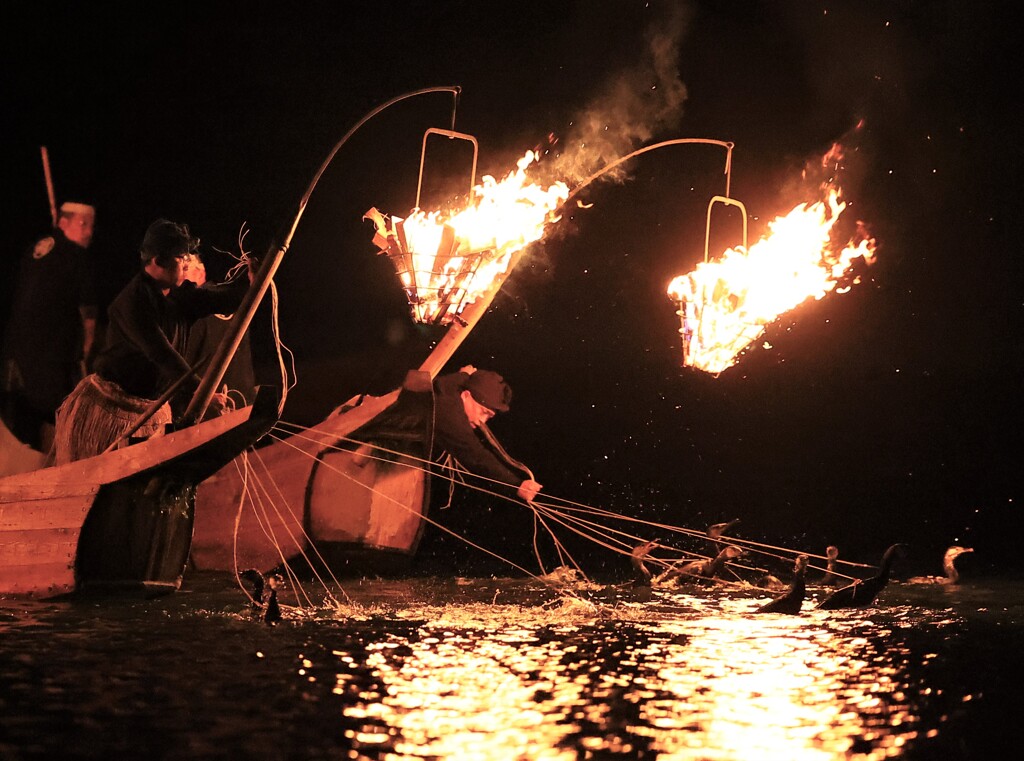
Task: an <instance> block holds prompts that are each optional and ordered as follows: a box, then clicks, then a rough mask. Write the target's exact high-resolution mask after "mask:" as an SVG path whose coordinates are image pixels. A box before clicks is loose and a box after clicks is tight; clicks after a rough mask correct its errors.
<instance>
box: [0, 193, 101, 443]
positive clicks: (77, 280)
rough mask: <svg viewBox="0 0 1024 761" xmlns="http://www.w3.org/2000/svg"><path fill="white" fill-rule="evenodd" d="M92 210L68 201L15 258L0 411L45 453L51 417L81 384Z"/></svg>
mask: <svg viewBox="0 0 1024 761" xmlns="http://www.w3.org/2000/svg"><path fill="white" fill-rule="evenodd" d="M95 221H96V210H95V209H94V208H93V207H92V206H91V205H89V204H84V203H78V202H73V201H69V202H66V203H64V204H62V205H61V207H60V216H59V217H58V219H57V226H56V227H55V228H54V229H53V230H51V231H50V232H48V233H47V234H46V235H44V236H42V237H40V238H37V239H36V240H35V242H34V243H33V244H32V246H31V247H29V249H28V250H27V251H26V252H25V254H24V255H23V256H22V258H21V261H20V264H19V272H18V277H17V285H16V288H15V292H14V300H13V303H12V308H11V314H10V320H9V322H8V324H7V330H6V332H5V336H4V342H3V359H2V363H0V391H3V396H4V403H3V405H2V407H0V411H2V412H3V416H4V420H5V422H6V423H7V425H8V426H9V427H10V428H11V430H12V432H13V433H14V434H15V435H16V436H17V437H18V438H19V439H21V440H22V441H23V442H25V443H26V444H29V445H30V446H32V447H34V448H35V449H38V450H40V451H44V452H45V451H48V450H49V448H50V443H51V440H52V438H53V423H54V413H55V412H56V410H57V408H58V407H59V406H60V404H61V402H62V401H63V400H64V397H66V396H67V395H68V393H70V391H71V390H72V389H73V388H74V387H75V384H76V383H78V381H79V380H81V378H82V375H83V369H84V364H85V361H86V360H87V359H88V358H89V356H90V354H91V352H92V349H93V343H94V341H95V336H96V302H97V299H96V286H95V280H94V271H93V261H92V255H91V254H90V253H89V252H88V250H87V249H88V248H89V244H90V243H91V242H92V235H93V228H94V226H95Z"/></svg>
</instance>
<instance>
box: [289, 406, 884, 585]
mask: <svg viewBox="0 0 1024 761" xmlns="http://www.w3.org/2000/svg"><path fill="white" fill-rule="evenodd" d="M289 425H292V426H294V424H289ZM294 427H296V428H303V427H301V426H294ZM306 430H309V429H306ZM339 439H340V440H342V441H347V442H349V443H352V444H356V445H363V444H365V443H366V442H360V441H358V440H355V439H351V438H348V437H339ZM374 448H375V449H377V450H378V451H382V452H385V453H389V454H401V455H403V456H405V457H407V458H408V459H410V460H413V461H418V462H420V463H423V464H429V462H430V461H428V460H424V459H421V458H416V457H414V456H411V455H406V454H405V453H400V452H395V451H393V450H388V449H387V448H385V447H380V446H378V445H374ZM407 467H413V466H411V465H407ZM463 472H465V471H463ZM471 475H473V477H474V478H475V479H477V480H479V481H482V482H490V483H493V484H497V485H500V486H504V487H511V486H512V485H510V484H504V483H502V482H500V481H496V480H494V479H489V478H486V477H484V476H479V475H477V474H471ZM502 496H503V495H502ZM549 498H551V499H556V500H558V501H560V502H562V504H563V507H561V508H558V507H556V506H555V505H554V504H551V503H540V502H538V501H536V500H535V504H543V505H545V506H547V507H549V508H550V509H565V510H575V511H577V512H585V513H590V514H592V515H598V516H601V517H605V518H612V519H615V520H620V521H625V522H630V523H636V524H641V525H644V526H647V527H650V528H657V529H660V530H664V531H671V532H675V533H681V534H684V535H689V536H692V537H699V538H702V539H705V540H707V539H708V536H707V533H706V532H703V531H699V530H695V529H688V528H685V527H680V526H674V525H670V524H665V523H660V522H654V521H649V520H645V519H641V518H634V517H631V516H626V515H622V514H621V513H615V512H613V511H610V510H606V509H602V508H596V507H592V506H589V505H584V504H582V503H579V502H574V501H571V500H566V499H562V498H558V497H550V496H549ZM635 538H636V539H637V540H639V539H640V537H635ZM727 540H728V543H731V544H737V545H739V546H743V547H745V548H749V549H750V550H752V551H755V552H757V553H758V554H761V555H766V556H770V557H773V558H776V559H782V560H788V559H789V558H787V557H784V556H780V555H778V554H775V553H777V552H786V553H790V554H791V555H792V557H794V558H795V557H796V556H797V555H800V554H805V555H808V556H809V557H815V558H820V559H825V557H824V556H822V555H814V554H813V553H806V552H801V551H798V550H792V549H790V548H787V547H781V546H776V545H770V544H765V543H762V542H756V541H753V540H745V539H740V538H735V537H728V538H727ZM721 541H723V542H724V541H726V540H725V539H723V540H721ZM666 549H667V548H666ZM623 554H628V553H625V552H624V553H623ZM690 555H691V556H696V557H699V558H704V559H710V558H709V557H708V556H705V555H701V554H699V553H690ZM837 562H841V563H845V564H846V565H849V566H857V567H862V568H873V567H874V566H871V565H869V564H863V563H854V562H851V561H837ZM737 565H739V566H740V567H744V566H743V564H737ZM808 567H810V568H815V569H817V570H825V569H820V568H817V567H816V566H808ZM746 569H747V570H752V571H757V572H760V573H767V571H766V569H763V568H758V567H746ZM834 573H836V575H837V576H843V577H844V578H847V579H850V580H855V577H852V576H846V575H845V574H839V573H837V572H834Z"/></svg>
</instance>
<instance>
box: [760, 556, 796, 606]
mask: <svg viewBox="0 0 1024 761" xmlns="http://www.w3.org/2000/svg"><path fill="white" fill-rule="evenodd" d="M807 559H808V558H807V556H806V555H797V556H796V561H795V562H794V563H793V581H792V582H790V585H789V589H788V590H786V592H785V594H782V595H779V596H778V597H776V598H775V599H774V600H772V601H771V602H769V603H766V604H765V605H762V606H761V607H760V608H758V609H757V610H755V611H754V612H755V613H792V614H796V613H799V612H800V608H801V606H803V604H804V594H805V593H806V591H807V584H806V582H805V579H804V576H805V571H806V570H807Z"/></svg>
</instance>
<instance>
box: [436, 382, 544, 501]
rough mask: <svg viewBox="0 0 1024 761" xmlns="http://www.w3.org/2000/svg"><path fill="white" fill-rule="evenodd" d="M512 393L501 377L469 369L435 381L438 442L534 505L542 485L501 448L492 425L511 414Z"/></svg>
mask: <svg viewBox="0 0 1024 761" xmlns="http://www.w3.org/2000/svg"><path fill="white" fill-rule="evenodd" d="M511 401H512V389H511V388H509V386H508V384H507V383H505V380H504V379H503V378H502V377H501V376H500V375H498V373H495V372H492V371H490V370H477V369H475V368H474V367H472V366H466V367H464V368H462V370H460V371H459V372H457V373H452V374H451V375H442V376H441V377H439V378H437V380H435V381H434V441H435V444H437V446H438V447H439V448H441V449H443V450H444V451H446V452H447V453H448V454H450V455H451V456H452V457H454V458H455V460H457V461H458V463H459V464H460V465H461V466H462V467H463V468H465V469H466V470H468V471H470V472H471V473H474V474H476V475H478V476H483V477H485V478H489V479H491V480H493V481H496V482H498V483H500V484H505V485H508V486H511V487H513V488H515V490H516V494H517V495H518V496H519V498H520V499H522V500H523V501H525V502H532V501H533V499H534V498H535V497H536V496H537V493H538V492H539V491H540V490H541V485H540V484H539V483H537V482H536V481H535V480H534V479H533V475H532V474H531V473H530V470H529V468H527V467H526V466H525V465H523V464H522V463H519V462H517V461H516V460H513V459H512V458H511V457H510V456H509V455H508V454H507V453H506V452H505V451H504V450H503V449H502V448H501V445H500V444H498V442H497V440H496V439H495V438H494V436H493V435H492V434H491V432H490V429H489V428H488V427H487V421H489V420H490V419H491V418H493V417H494V416H495V414H497V413H498V412H507V411H508V408H509V403H510V402H511Z"/></svg>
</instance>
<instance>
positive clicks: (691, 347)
mask: <svg viewBox="0 0 1024 761" xmlns="http://www.w3.org/2000/svg"><path fill="white" fill-rule="evenodd" d="M715 204H723V205H725V206H735V207H737V208H738V209H739V211H740V214H741V216H742V219H743V242H742V244H741V248H742V250H744V251H745V250H746V249H747V209H746V207H745V206H744V205H743V203H742V202H740V201H737V200H736V199H734V198H729V197H727V196H714V197H713V198H712V199H711V201H710V202H709V203H708V213H707V224H706V227H705V231H704V264H707V263H708V261H709V260H710V256H709V254H710V251H709V248H710V243H711V213H712V211H713V210H714V207H715ZM698 269H699V266H698ZM695 274H696V272H694V273H691V274H690V275H689V276H687V277H679V278H676V279H675V280H674V281H673V282H672V284H671V286H670V287H669V295H670V296H671V297H672V298H673V299H674V300H675V301H676V303H677V305H678V309H677V310H676V314H677V315H678V316H679V318H680V328H679V333H680V335H681V336H682V338H683V365H684V366H685V367H696V368H698V369H701V370H707V371H710V372H716V373H717V372H721V370H723V369H725V367H728V366H729V365H730V364H732V362H731V361H730V358H732V357H735V355H736V354H738V353H739V352H740V351H742V350H743V349H744V348H745V347H746V346H747V345H749V344H750V343H751V341H753V340H754V339H755V338H757V336H758V335H759V334H760V333H761V331H762V329H763V327H764V326H763V325H762V324H761V323H757V324H751V325H748V326H742V325H741V326H739V329H738V330H737V329H736V327H735V326H734V327H733V329H732V330H729V331H722V330H719V329H718V328H720V327H722V326H720V325H718V324H717V323H719V322H720V321H721V320H722V319H726V320H734V319H735V311H736V308H737V307H738V306H739V304H740V302H741V301H742V298H741V296H740V295H738V294H734V293H732V292H730V291H729V289H728V288H727V287H726V284H725V283H724V282H722V281H721V280H719V281H717V282H716V283H715V285H714V287H709V286H708V284H707V283H702V282H701V281H700V280H699V279H698V278H696V277H694V275H695ZM723 335H731V336H732V340H730V341H729V342H728V343H727V344H725V345H722V344H720V343H719V342H718V341H716V340H714V339H713V338H712V337H713V336H723Z"/></svg>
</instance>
